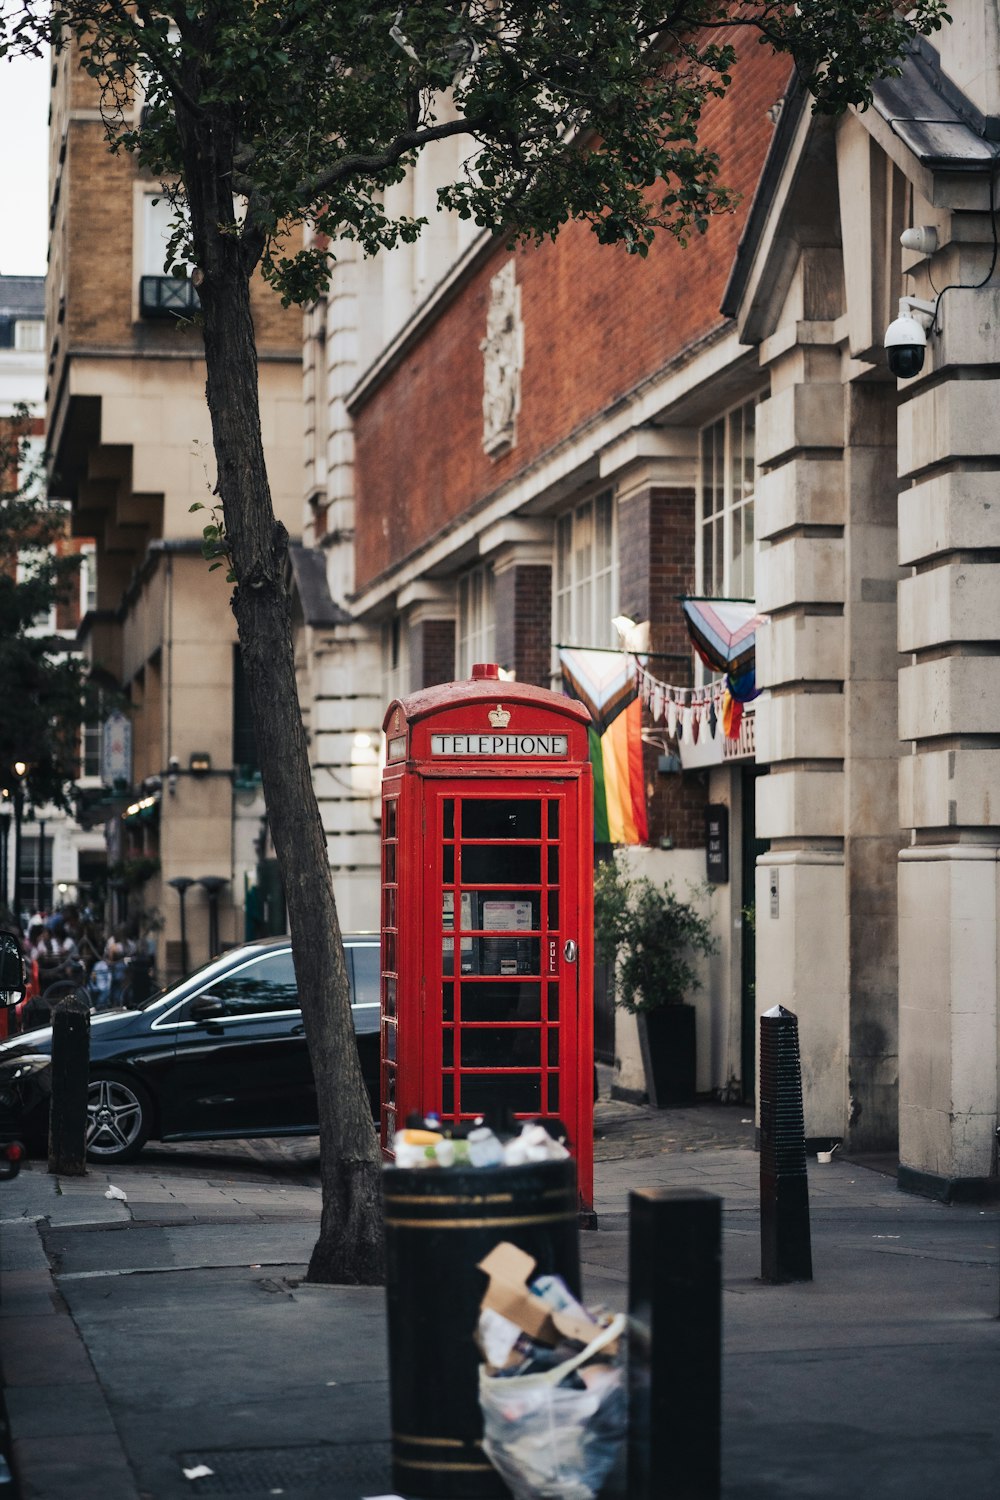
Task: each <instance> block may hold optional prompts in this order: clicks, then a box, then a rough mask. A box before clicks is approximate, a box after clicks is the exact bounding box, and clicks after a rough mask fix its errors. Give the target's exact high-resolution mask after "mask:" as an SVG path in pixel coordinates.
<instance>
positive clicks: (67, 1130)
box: [49, 994, 90, 1177]
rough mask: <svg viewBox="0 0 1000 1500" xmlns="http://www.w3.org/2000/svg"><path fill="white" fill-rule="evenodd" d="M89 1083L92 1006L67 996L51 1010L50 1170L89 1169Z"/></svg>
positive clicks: (74, 1173)
mask: <svg viewBox="0 0 1000 1500" xmlns="http://www.w3.org/2000/svg"><path fill="white" fill-rule="evenodd" d="M89 1084H90V1007H89V1005H88V1004H87V1001H86V999H85V998H84V996H83V995H81V994H75V995H67V997H66V999H65V1000H60V1002H59V1004H58V1005H57V1006H56V1007H55V1009H54V1010H53V1012H52V1103H51V1106H50V1110H49V1171H50V1172H60V1173H62V1175H63V1176H64V1177H82V1176H83V1175H84V1174H85V1172H86V1170H87V1090H88V1087H89Z"/></svg>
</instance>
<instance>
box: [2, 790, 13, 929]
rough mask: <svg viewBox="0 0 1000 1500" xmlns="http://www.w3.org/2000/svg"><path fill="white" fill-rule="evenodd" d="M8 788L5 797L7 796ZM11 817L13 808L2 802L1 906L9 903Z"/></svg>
mask: <svg viewBox="0 0 1000 1500" xmlns="http://www.w3.org/2000/svg"><path fill="white" fill-rule="evenodd" d="M7 795H8V794H7V792H6V790H5V791H4V797H7ZM10 818H11V810H10V808H9V806H8V805H7V803H6V802H0V906H6V905H7V893H8V891H9V889H10V887H9V885H8V881H7V876H8V867H9V864H10Z"/></svg>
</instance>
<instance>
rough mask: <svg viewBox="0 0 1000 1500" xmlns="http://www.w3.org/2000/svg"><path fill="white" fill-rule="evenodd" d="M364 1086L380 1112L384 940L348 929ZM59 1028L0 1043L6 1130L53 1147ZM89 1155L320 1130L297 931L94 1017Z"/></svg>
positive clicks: (0, 1108) (105, 1158) (112, 1158)
mask: <svg viewBox="0 0 1000 1500" xmlns="http://www.w3.org/2000/svg"><path fill="white" fill-rule="evenodd" d="M344 951H345V955H346V958H347V969H348V975H349V978H350V982H351V1008H352V1011H353V1014H354V1028H355V1032H356V1034H357V1039H358V1052H359V1054H360V1057H361V1068H362V1072H363V1074H364V1078H365V1083H366V1085H367V1088H368V1092H369V1094H370V1096H371V1100H372V1113H373V1115H375V1116H377V1114H378V1071H379V1045H378V1043H379V940H378V937H377V936H376V935H374V934H369V935H364V934H352V935H350V936H347V935H345V937H344ZM51 1050H52V1029H51V1027H45V1028H44V1029H43V1030H40V1031H32V1032H26V1033H25V1034H24V1035H23V1036H19V1037H17V1038H15V1039H14V1040H12V1041H8V1042H4V1043H0V1139H9V1138H10V1137H12V1136H18V1137H20V1139H21V1140H23V1141H25V1142H26V1143H27V1144H28V1145H29V1147H31V1148H32V1149H34V1150H38V1149H41V1150H44V1149H45V1141H46V1139H47V1135H48V1109H49V1096H50V1090H51V1085H50V1074H51V1056H50V1053H51ZM87 1108H88V1116H89V1118H88V1122H87V1154H88V1156H89V1157H90V1158H91V1160H93V1161H97V1162H125V1161H132V1160H133V1159H134V1158H135V1157H136V1156H138V1154H139V1152H140V1151H141V1150H142V1148H143V1146H144V1145H145V1144H146V1141H147V1140H159V1141H197V1140H217V1139H224V1138H226V1137H231V1138H238V1137H246V1136H269V1135H315V1134H316V1132H317V1130H318V1128H319V1126H318V1121H317V1111H316V1085H315V1083H314V1082H313V1076H312V1069H311V1067H310V1064H309V1053H308V1050H307V1047H306V1038H305V1028H304V1026H303V1023H302V1012H301V1011H300V1009H299V1001H298V991H297V989H296V984H295V970H294V968H293V966H292V949H291V944H290V941H289V939H288V938H278V939H272V938H268V939H264V940H262V941H260V942H255V943H246V944H244V945H243V946H242V947H239V948H234V949H232V950H231V951H230V952H228V953H226V954H224V955H223V956H222V957H221V958H217V959H214V960H213V961H212V962H211V963H209V964H206V965H205V967H204V968H202V969H198V970H196V971H195V973H193V974H191V975H190V976H189V977H188V978H187V979H185V980H182V982H181V983H180V984H176V985H174V986H173V987H172V988H171V989H168V990H164V991H162V992H161V993H160V994H158V995H154V996H153V997H152V998H151V999H150V1000H148V1001H147V1002H146V1003H145V1004H144V1005H143V1006H142V1007H141V1008H138V1009H132V1010H114V1011H104V1012H100V1013H98V1014H96V1015H93V1016H92V1017H91V1029H90V1096H89V1100H88V1106H87Z"/></svg>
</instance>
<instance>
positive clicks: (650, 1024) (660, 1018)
mask: <svg viewBox="0 0 1000 1500" xmlns="http://www.w3.org/2000/svg"><path fill="white" fill-rule="evenodd" d="M639 1037H640V1041H641V1044H642V1053H643V1062H644V1064H645V1068H646V1085H647V1088H648V1090H649V1102H650V1104H652V1106H653V1108H654V1109H670V1108H671V1106H672V1105H678V1104H693V1103H694V1102H695V1079H696V1071H695V1065H696V1058H697V1050H696V1041H695V1008H694V1006H693V1005H660V1006H658V1007H657V1008H656V1009H655V1010H644V1011H640V1012H639Z"/></svg>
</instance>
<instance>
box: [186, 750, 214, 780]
mask: <svg viewBox="0 0 1000 1500" xmlns="http://www.w3.org/2000/svg"><path fill="white" fill-rule="evenodd" d="M211 769H212V757H211V756H210V755H209V753H208V751H207V750H195V751H193V752H192V755H191V759H190V760H189V761H188V770H189V771H190V772H191V775H192V776H207V775H208V773H209V771H210V770H211Z"/></svg>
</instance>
